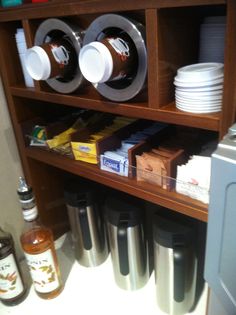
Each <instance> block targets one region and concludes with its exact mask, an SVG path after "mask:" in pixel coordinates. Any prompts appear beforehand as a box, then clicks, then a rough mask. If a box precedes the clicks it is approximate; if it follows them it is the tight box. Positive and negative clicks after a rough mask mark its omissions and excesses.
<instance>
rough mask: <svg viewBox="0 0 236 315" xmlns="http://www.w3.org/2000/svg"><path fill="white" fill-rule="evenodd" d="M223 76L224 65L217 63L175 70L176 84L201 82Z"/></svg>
mask: <svg viewBox="0 0 236 315" xmlns="http://www.w3.org/2000/svg"><path fill="white" fill-rule="evenodd" d="M223 74H224V64H223V63H217V62H203V63H196V64H192V65H188V66H185V67H182V68H180V69H178V70H177V76H176V77H175V80H176V81H177V82H178V81H180V82H185V81H187V82H202V81H211V80H215V79H219V78H221V77H222V76H223Z"/></svg>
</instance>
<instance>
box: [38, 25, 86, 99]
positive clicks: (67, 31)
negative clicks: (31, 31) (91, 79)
mask: <svg viewBox="0 0 236 315" xmlns="http://www.w3.org/2000/svg"><path fill="white" fill-rule="evenodd" d="M58 33H62V34H64V35H66V37H67V38H68V39H69V40H70V42H71V43H72V45H73V46H74V49H75V51H76V53H77V56H78V55H79V52H80V49H81V46H82V38H81V36H82V30H81V29H80V28H79V27H77V26H74V25H71V24H69V23H67V22H64V21H62V20H59V19H47V20H45V21H44V22H42V23H41V24H40V25H39V27H38V29H37V31H36V34H35V39H34V44H35V45H37V46H38V45H42V44H43V43H46V42H48V39H53V34H58ZM83 81H84V78H83V76H82V74H81V72H80V69H79V65H77V68H76V69H75V72H74V74H73V76H72V78H71V79H70V80H68V81H63V79H59V78H51V79H48V80H46V82H47V84H48V85H49V86H50V87H51V88H52V89H53V90H55V91H57V92H60V93H64V94H69V93H72V92H74V91H75V90H77V89H78V88H79V87H80V86H81V84H82V83H83Z"/></svg>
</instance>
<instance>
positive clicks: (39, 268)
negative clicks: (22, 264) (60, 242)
mask: <svg viewBox="0 0 236 315" xmlns="http://www.w3.org/2000/svg"><path fill="white" fill-rule="evenodd" d="M25 257H26V260H27V264H28V266H29V270H30V274H31V277H32V280H33V283H34V287H35V290H36V291H38V292H40V293H49V292H52V291H54V290H56V289H57V288H58V287H59V285H60V283H59V279H58V275H57V271H56V266H55V262H54V259H53V255H52V251H51V249H48V250H47V251H46V252H43V253H41V254H36V255H31V254H28V253H25Z"/></svg>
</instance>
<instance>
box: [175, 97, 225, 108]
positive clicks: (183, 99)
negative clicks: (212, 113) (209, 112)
mask: <svg viewBox="0 0 236 315" xmlns="http://www.w3.org/2000/svg"><path fill="white" fill-rule="evenodd" d="M175 100H176V101H179V102H183V103H185V104H189V105H190V104H191V105H193V106H194V105H195V106H204V105H208V106H211V105H214V104H217V105H220V104H222V100H212V101H209V100H207V101H202V100H190V99H187V98H182V97H176V98H175Z"/></svg>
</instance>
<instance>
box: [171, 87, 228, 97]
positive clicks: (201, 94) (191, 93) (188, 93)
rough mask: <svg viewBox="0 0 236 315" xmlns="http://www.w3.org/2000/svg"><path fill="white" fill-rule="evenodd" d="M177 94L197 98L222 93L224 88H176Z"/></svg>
mask: <svg viewBox="0 0 236 315" xmlns="http://www.w3.org/2000/svg"><path fill="white" fill-rule="evenodd" d="M175 94H176V95H179V96H180V95H182V96H184V97H191V98H197V97H198V96H199V97H207V96H213V95H222V94H223V90H222V89H220V90H213V91H192V90H191V91H186V90H184V91H183V90H177V89H176V90H175Z"/></svg>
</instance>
